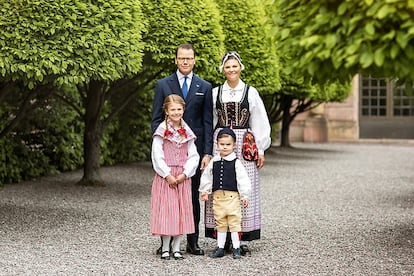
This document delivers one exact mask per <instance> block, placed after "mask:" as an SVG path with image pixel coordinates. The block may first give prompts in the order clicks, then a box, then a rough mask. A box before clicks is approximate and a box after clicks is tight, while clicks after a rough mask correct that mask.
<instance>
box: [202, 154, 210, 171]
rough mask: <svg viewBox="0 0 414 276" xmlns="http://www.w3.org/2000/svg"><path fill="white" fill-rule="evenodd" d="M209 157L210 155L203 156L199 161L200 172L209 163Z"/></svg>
mask: <svg viewBox="0 0 414 276" xmlns="http://www.w3.org/2000/svg"><path fill="white" fill-rule="evenodd" d="M210 160H211V156H210V155H207V154H206V155H204V157H203V159H202V160H201V165H200V170H204V169H205V168H206V167H207V165H208V163H210Z"/></svg>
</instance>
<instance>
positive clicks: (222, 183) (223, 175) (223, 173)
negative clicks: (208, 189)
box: [213, 158, 237, 192]
mask: <svg viewBox="0 0 414 276" xmlns="http://www.w3.org/2000/svg"><path fill="white" fill-rule="evenodd" d="M236 160H237V159H234V160H232V161H227V160H224V159H223V158H222V159H220V160H218V161H215V162H214V163H213V192H214V191H217V190H226V191H235V192H237V179H236Z"/></svg>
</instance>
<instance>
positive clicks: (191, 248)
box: [186, 244, 204, 255]
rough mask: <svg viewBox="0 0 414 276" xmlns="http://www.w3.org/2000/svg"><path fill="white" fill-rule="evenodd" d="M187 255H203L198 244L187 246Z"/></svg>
mask: <svg viewBox="0 0 414 276" xmlns="http://www.w3.org/2000/svg"><path fill="white" fill-rule="evenodd" d="M186 251H187V253H190V254H192V255H204V250H203V249H201V248H200V247H199V246H198V244H195V245H189V244H187V248H186Z"/></svg>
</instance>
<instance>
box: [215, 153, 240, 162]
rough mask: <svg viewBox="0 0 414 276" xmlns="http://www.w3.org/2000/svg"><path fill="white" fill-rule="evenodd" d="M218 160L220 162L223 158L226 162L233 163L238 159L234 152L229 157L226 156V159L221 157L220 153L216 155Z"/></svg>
mask: <svg viewBox="0 0 414 276" xmlns="http://www.w3.org/2000/svg"><path fill="white" fill-rule="evenodd" d="M216 158H217V159H218V160H220V159H221V158H223V159H224V160H226V161H233V160H234V159H236V158H237V156H236V153H235V152H232V153H230V154H229V155H227V156H224V157H221V156H220V153H218V154H217V155H216Z"/></svg>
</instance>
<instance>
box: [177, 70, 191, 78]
mask: <svg viewBox="0 0 414 276" xmlns="http://www.w3.org/2000/svg"><path fill="white" fill-rule="evenodd" d="M185 76H186V75H183V73H181V72H180V70H177V77H178V79H179V80H182V79H184V77H185ZM187 77H188V78H189V79H190V80H191V79H193V71H191V72H190V74H188V75H187Z"/></svg>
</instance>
